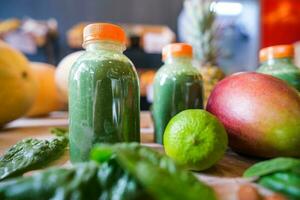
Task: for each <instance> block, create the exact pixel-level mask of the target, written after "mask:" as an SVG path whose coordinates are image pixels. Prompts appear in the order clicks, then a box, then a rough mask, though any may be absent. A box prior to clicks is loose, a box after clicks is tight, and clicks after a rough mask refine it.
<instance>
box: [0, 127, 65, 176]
mask: <svg viewBox="0 0 300 200" xmlns="http://www.w3.org/2000/svg"><path fill="white" fill-rule="evenodd" d="M53 132H55V133H56V132H58V131H57V130H53ZM59 133H60V135H61V136H58V137H56V138H54V139H52V140H49V141H48V140H38V139H24V140H22V141H20V142H18V143H17V144H15V145H14V146H12V147H11V148H10V149H9V150H8V151H7V152H6V153H5V154H4V155H3V156H2V157H0V181H1V180H3V179H6V178H10V177H16V176H19V175H23V174H24V173H25V172H28V171H31V170H34V169H39V168H41V167H44V166H46V165H47V164H48V163H49V162H51V161H53V160H55V159H57V158H58V157H59V156H60V155H62V154H63V152H64V151H65V148H66V147H67V145H68V139H67V137H66V133H65V135H62V130H60V131H59Z"/></svg>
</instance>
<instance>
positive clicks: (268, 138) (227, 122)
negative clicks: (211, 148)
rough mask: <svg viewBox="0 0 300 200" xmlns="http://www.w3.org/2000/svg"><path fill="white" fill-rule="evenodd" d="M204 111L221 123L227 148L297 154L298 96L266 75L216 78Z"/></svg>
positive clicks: (248, 152)
mask: <svg viewBox="0 0 300 200" xmlns="http://www.w3.org/2000/svg"><path fill="white" fill-rule="evenodd" d="M207 111H209V112H210V113H212V114H214V115H215V116H216V117H217V118H218V119H219V120H220V121H221V122H222V123H223V124H224V126H225V128H226V130H227V133H228V135H229V145H230V147H231V148H232V149H233V150H235V151H237V152H239V153H242V154H246V155H251V156H257V157H264V158H270V157H277V156H292V157H300V97H299V95H298V93H297V91H296V90H295V89H293V88H292V87H290V86H288V85H287V84H286V83H285V82H284V81H282V80H280V79H278V78H275V77H273V76H270V75H265V74H260V73H256V72H244V73H237V74H234V75H231V76H229V77H227V78H225V79H224V80H222V81H220V82H219V83H218V84H217V85H216V87H215V88H214V90H213V92H212V93H211V95H210V97H209V99H208V104H207Z"/></svg>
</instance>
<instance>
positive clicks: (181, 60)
mask: <svg viewBox="0 0 300 200" xmlns="http://www.w3.org/2000/svg"><path fill="white" fill-rule="evenodd" d="M164 62H165V63H166V64H182V65H186V66H187V65H191V64H192V58H190V57H172V56H169V57H168V58H167V59H166V60H165V61H164Z"/></svg>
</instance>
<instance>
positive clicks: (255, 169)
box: [244, 157, 300, 177]
mask: <svg viewBox="0 0 300 200" xmlns="http://www.w3.org/2000/svg"><path fill="white" fill-rule="evenodd" d="M299 169H300V159H296V158H287V157H280V158H274V159H271V160H266V161H263V162H259V163H257V164H254V165H253V166H251V167H250V168H248V169H247V170H246V171H245V172H244V177H261V176H265V175H268V174H272V173H274V172H278V171H287V170H292V171H293V170H294V171H300V170H299Z"/></svg>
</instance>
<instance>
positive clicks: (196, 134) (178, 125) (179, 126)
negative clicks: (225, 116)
mask: <svg viewBox="0 0 300 200" xmlns="http://www.w3.org/2000/svg"><path fill="white" fill-rule="evenodd" d="M227 145H228V137H227V133H226V130H225V128H224V126H223V125H222V124H221V123H220V122H219V121H218V119H217V118H216V117H215V116H213V115H212V114H210V113H208V112H207V111H205V110H200V109H192V110H185V111H182V112H180V113H179V114H177V115H175V116H174V117H173V118H172V119H171V120H170V122H169V123H168V125H167V127H166V129H165V132H164V148H165V152H166V154H167V155H168V156H169V157H170V158H172V159H173V160H174V161H175V162H177V163H178V164H180V165H183V166H185V167H186V168H188V169H190V170H195V171H200V170H205V169H207V168H209V167H211V166H212V165H214V164H215V163H216V162H218V161H219V160H220V159H221V158H222V156H223V155H224V153H225V151H226V149H227Z"/></svg>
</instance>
